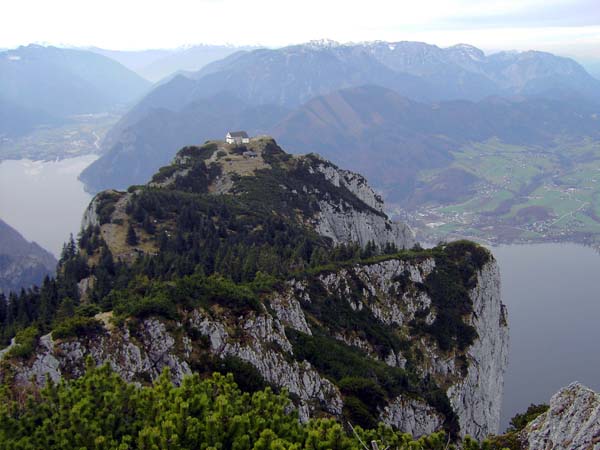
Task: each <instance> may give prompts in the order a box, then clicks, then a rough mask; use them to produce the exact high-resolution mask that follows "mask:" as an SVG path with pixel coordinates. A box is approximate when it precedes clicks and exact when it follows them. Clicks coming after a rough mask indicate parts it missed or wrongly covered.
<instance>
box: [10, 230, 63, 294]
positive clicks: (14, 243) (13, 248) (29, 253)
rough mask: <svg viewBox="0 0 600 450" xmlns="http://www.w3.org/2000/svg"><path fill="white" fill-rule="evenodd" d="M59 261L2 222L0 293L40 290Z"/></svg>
mask: <svg viewBox="0 0 600 450" xmlns="http://www.w3.org/2000/svg"><path fill="white" fill-rule="evenodd" d="M56 263H57V261H56V259H55V258H54V256H52V254H51V253H49V252H47V251H46V250H44V249H43V248H42V247H40V246H39V245H38V244H36V243H35V242H28V241H27V240H26V239H25V238H24V237H23V236H21V234H20V233H19V232H18V231H17V230H15V229H14V228H12V227H11V226H10V225H8V224H7V223H6V222H4V221H3V220H2V219H0V293H5V294H8V293H9V292H10V291H15V292H18V291H20V290H21V288H28V287H31V286H34V285H35V286H40V285H41V282H42V280H43V279H44V277H45V276H46V275H52V274H53V273H54V271H55V269H56Z"/></svg>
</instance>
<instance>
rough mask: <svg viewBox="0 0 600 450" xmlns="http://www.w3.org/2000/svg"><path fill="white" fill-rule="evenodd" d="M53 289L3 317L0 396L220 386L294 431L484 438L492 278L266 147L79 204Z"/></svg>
mask: <svg viewBox="0 0 600 450" xmlns="http://www.w3.org/2000/svg"><path fill="white" fill-rule="evenodd" d="M83 226H84V228H83V231H82V235H81V237H80V239H79V245H78V248H77V247H76V246H75V244H74V243H73V244H71V245H67V246H66V247H65V252H64V254H63V257H62V265H61V269H60V271H59V274H58V278H57V280H55V281H48V282H47V283H45V285H44V286H43V287H42V289H41V291H40V292H28V293H25V294H24V295H22V296H21V298H19V299H17V298H13V299H10V301H9V304H8V310H7V312H6V313H5V317H6V320H5V323H6V324H7V325H6V326H5V327H4V328H3V334H4V338H5V339H6V340H5V342H7V341H8V338H10V337H11V336H12V333H14V332H15V331H18V330H21V331H19V332H18V334H17V338H16V342H15V343H14V344H13V346H12V347H10V348H9V349H8V350H7V352H6V353H5V358H4V359H5V362H6V364H4V365H3V366H2V367H3V368H2V369H1V371H0V374H1V375H2V377H3V379H4V380H15V381H16V382H18V383H28V382H30V380H33V381H34V382H36V383H43V382H44V380H46V377H50V378H51V379H54V380H57V379H59V378H60V377H67V378H68V377H78V376H80V375H81V374H82V373H83V371H84V366H85V358H86V357H87V356H91V357H92V358H93V360H94V361H95V362H96V363H98V364H100V363H109V364H110V365H111V366H112V367H113V368H114V370H116V371H117V373H119V374H120V375H121V376H122V377H123V378H124V379H126V380H128V381H140V382H147V381H149V380H152V379H156V378H157V377H158V376H159V375H160V373H161V371H162V369H163V368H165V367H169V368H170V370H171V378H172V379H173V380H174V381H175V382H181V380H182V379H183V378H184V377H185V375H186V374H189V373H192V372H199V373H207V372H209V373H210V372H212V371H215V370H217V371H223V372H232V373H234V376H235V378H236V381H238V383H240V386H242V387H243V388H245V389H250V390H252V389H257V388H260V387H262V386H265V385H271V386H273V387H274V388H276V389H280V388H286V389H287V390H288V391H289V392H290V395H291V398H292V399H293V401H294V403H295V404H296V405H297V406H298V408H299V414H300V417H302V418H304V419H306V418H308V417H309V416H314V415H322V414H324V415H327V416H334V417H339V418H341V417H344V418H346V419H347V420H350V421H351V422H352V423H355V424H360V425H363V426H367V427H373V426H375V425H376V424H377V423H378V422H379V421H382V422H384V423H387V424H389V425H392V426H394V427H396V428H398V429H399V430H403V431H407V432H410V433H412V434H414V435H417V436H418V435H422V434H428V433H431V432H433V431H435V430H438V429H444V430H446V431H447V432H448V433H450V434H451V435H452V436H460V435H465V434H471V435H473V436H475V437H476V438H478V439H482V438H483V437H485V436H486V435H487V434H488V433H490V432H495V431H497V427H498V422H499V412H500V399H501V393H502V379H503V372H504V369H505V366H506V357H507V344H508V341H507V339H508V335H507V325H506V312H505V310H504V307H503V305H502V303H501V301H500V292H499V275H498V267H497V265H496V263H495V261H494V259H493V257H492V256H491V254H490V253H489V252H488V251H487V250H485V249H483V248H482V247H479V246H477V245H476V244H473V243H469V242H457V243H453V244H447V245H442V246H439V247H436V248H434V249H430V250H422V249H420V248H419V247H418V246H417V247H414V248H412V249H411V247H413V245H414V239H413V237H412V233H411V231H410V229H408V228H407V227H406V226H405V225H403V224H399V223H393V222H391V221H390V220H389V219H388V218H387V216H386V215H385V214H384V212H383V202H382V200H381V198H380V197H379V196H378V195H377V194H375V192H374V191H373V190H372V189H371V188H370V187H369V186H368V184H367V183H366V181H365V179H364V178H363V177H362V176H360V175H357V174H355V173H352V172H349V171H345V170H342V169H339V168H338V167H336V166H335V165H333V164H332V163H330V162H328V161H326V160H324V159H322V158H320V157H318V156H316V155H306V156H292V155H289V154H287V153H285V152H284V151H283V150H282V149H281V148H279V146H277V144H276V143H275V142H274V141H273V140H272V139H271V138H267V137H264V138H257V139H253V140H251V142H250V143H249V144H248V145H246V146H241V147H238V146H234V145H229V144H225V143H223V142H219V141H216V142H209V143H207V144H205V145H203V146H201V147H185V148H183V149H182V150H181V151H180V152H179V153H178V155H177V157H176V158H175V160H174V162H173V163H172V164H171V165H169V166H166V167H163V168H162V169H161V170H160V171H159V172H158V173H157V174H155V176H154V177H153V179H152V181H151V182H150V183H148V184H147V185H144V186H132V187H131V188H130V189H128V191H126V192H120V191H105V192H102V193H100V194H98V195H97V196H96V197H95V199H94V200H93V202H92V203H91V205H90V207H89V209H88V211H87V212H86V215H85V218H84V225H83Z"/></svg>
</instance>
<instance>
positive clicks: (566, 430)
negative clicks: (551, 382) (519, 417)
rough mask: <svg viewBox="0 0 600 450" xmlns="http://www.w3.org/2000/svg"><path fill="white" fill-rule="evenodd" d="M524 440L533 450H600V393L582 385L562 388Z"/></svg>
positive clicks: (531, 424) (533, 423) (532, 425)
mask: <svg viewBox="0 0 600 450" xmlns="http://www.w3.org/2000/svg"><path fill="white" fill-rule="evenodd" d="M520 438H521V440H522V445H523V448H528V449H530V450H548V449H552V450H567V449H569V450H598V449H600V394H598V393H597V392H594V391H592V390H591V389H589V388H587V387H585V386H583V385H582V384H580V383H572V384H570V385H569V386H567V387H564V388H562V389H561V390H560V391H558V392H557V393H556V394H554V396H553V397H552V399H551V400H550V408H549V409H548V411H546V412H545V413H543V414H541V415H540V416H538V417H537V418H536V419H535V420H533V422H531V423H530V424H529V425H527V427H525V429H524V430H523V431H522V433H521V435H520Z"/></svg>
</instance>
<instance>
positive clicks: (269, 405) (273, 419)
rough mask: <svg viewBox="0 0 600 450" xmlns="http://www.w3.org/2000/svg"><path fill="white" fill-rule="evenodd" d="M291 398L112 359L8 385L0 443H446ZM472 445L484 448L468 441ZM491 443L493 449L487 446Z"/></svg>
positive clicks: (420, 449) (102, 449)
mask: <svg viewBox="0 0 600 450" xmlns="http://www.w3.org/2000/svg"><path fill="white" fill-rule="evenodd" d="M289 406H290V400H289V398H288V397H287V396H286V395H285V393H283V394H275V393H273V392H272V391H271V390H270V389H268V388H267V389H265V390H259V391H257V392H255V393H254V394H249V393H243V392H241V391H240V390H239V388H238V387H237V385H236V384H235V383H234V382H233V378H232V377H231V376H222V375H219V374H214V375H213V376H212V377H209V378H207V379H204V380H202V379H201V378H200V377H199V376H198V375H195V376H191V377H187V378H185V379H184V380H183V382H182V384H181V386H178V387H176V386H174V385H173V384H171V382H170V381H169V377H168V373H167V372H165V373H164V374H163V375H162V376H161V378H160V379H159V380H157V381H156V382H155V383H154V384H153V385H151V386H147V387H136V386H135V385H133V384H127V383H125V382H124V381H122V379H121V378H120V377H119V376H118V375H116V374H114V373H111V371H110V369H109V368H108V367H106V366H105V367H101V368H89V369H88V371H87V373H86V374H85V375H84V376H82V377H81V378H79V379H77V380H72V381H68V382H61V383H59V384H54V383H50V384H48V386H47V387H45V388H44V389H43V390H41V391H39V392H26V391H21V390H10V389H8V388H6V387H4V388H1V389H0V449H7V450H8V449H10V450H29V449H31V450H34V449H40V448H44V449H47V450H53V449H56V450H71V449H73V450H74V449H83V448H87V449H98V450H108V449H115V450H116V449H118V450H127V449H139V450H159V449H161V450H164V449H170V450H185V449H210V448H221V449H239V450H242V449H254V450H268V449H313V450H316V449H338V450H354V449H361V448H362V445H361V442H360V441H362V442H369V443H370V442H371V441H377V442H378V444H379V446H380V448H387V447H388V446H389V447H390V448H393V449H397V450H403V449H406V450H408V449H410V450H443V449H450V448H454V446H448V441H447V438H446V437H445V435H444V433H443V432H440V433H435V434H432V435H430V436H428V437H422V438H420V439H418V440H413V439H412V438H411V436H410V435H407V434H403V433H398V432H395V431H393V430H392V429H391V428H389V427H384V426H379V427H377V428H374V429H362V428H361V427H355V431H354V432H351V431H350V430H348V429H345V428H344V427H343V426H342V424H340V423H339V422H337V421H335V420H332V419H312V420H310V421H309V422H308V423H305V424H301V423H300V422H299V421H298V416H297V413H296V412H295V411H293V410H290V408H289ZM465 448H467V449H469V450H478V449H479V448H480V447H479V445H477V444H476V443H474V442H472V441H471V440H467V442H466V447H465ZM484 448H486V447H484Z"/></svg>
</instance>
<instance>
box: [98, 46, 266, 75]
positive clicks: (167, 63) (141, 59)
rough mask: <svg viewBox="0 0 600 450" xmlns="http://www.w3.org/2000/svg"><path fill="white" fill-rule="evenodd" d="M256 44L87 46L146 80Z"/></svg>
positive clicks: (197, 66)
mask: <svg viewBox="0 0 600 450" xmlns="http://www.w3.org/2000/svg"><path fill="white" fill-rule="evenodd" d="M254 49H256V47H247V46H244V47H237V46H233V45H205V44H202V45H194V46H191V47H182V48H175V49H156V50H142V51H119V50H105V49H101V48H90V49H89V50H90V51H92V52H95V53H98V54H100V55H103V56H106V57H108V58H111V59H114V60H115V61H118V62H119V63H121V64H123V65H124V66H125V67H127V68H128V69H130V70H133V71H134V72H136V73H138V74H139V75H141V76H142V77H144V78H146V79H147V80H150V81H153V82H156V81H159V80H162V79H163V78H166V77H168V76H170V75H172V74H174V73H176V72H181V71H197V70H199V69H201V68H202V67H203V66H205V65H207V64H209V63H211V62H213V61H217V60H219V59H222V58H225V57H227V56H229V55H231V54H232V53H235V52H238V51H243V50H254Z"/></svg>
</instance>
